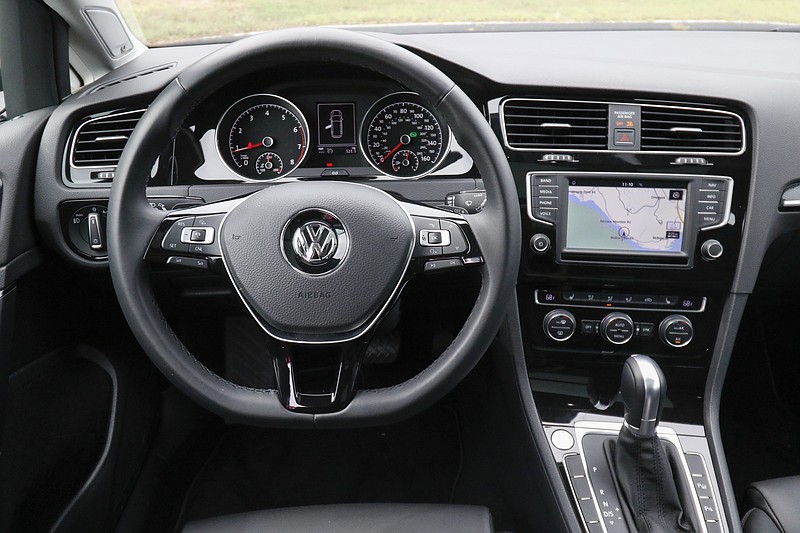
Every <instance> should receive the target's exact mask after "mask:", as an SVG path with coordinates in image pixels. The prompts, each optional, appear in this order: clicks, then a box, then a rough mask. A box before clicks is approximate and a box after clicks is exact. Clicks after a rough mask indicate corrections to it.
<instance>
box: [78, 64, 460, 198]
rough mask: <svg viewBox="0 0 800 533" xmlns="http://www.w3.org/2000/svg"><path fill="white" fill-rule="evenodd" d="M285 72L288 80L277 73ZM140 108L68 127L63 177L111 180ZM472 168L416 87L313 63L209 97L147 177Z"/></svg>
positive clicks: (389, 174) (214, 178) (263, 177)
mask: <svg viewBox="0 0 800 533" xmlns="http://www.w3.org/2000/svg"><path fill="white" fill-rule="evenodd" d="M308 71H312V72H314V75H313V77H314V79H313V80H310V79H309V78H310V76H309V75H308V73H307V72H308ZM283 79H286V80H291V81H285V82H280V81H275V80H283ZM320 81H322V84H323V85H324V87H321V86H320ZM145 109H146V105H143V106H142V109H136V110H130V109H127V110H119V111H114V112H110V113H101V114H98V115H93V116H89V117H87V118H85V119H84V120H83V121H82V122H81V123H80V124H79V125H78V126H77V127H76V128H75V129H74V130H73V132H72V134H71V140H70V143H69V145H70V153H69V154H67V155H66V160H67V164H65V165H64V169H65V172H64V182H65V184H66V185H68V186H84V185H98V184H103V183H108V182H110V181H111V179H113V172H114V163H115V161H116V160H118V158H119V155H120V154H121V150H122V148H123V147H124V143H125V139H126V137H127V135H129V134H130V131H132V130H131V129H130V126H131V124H133V123H135V122H134V121H135V120H137V119H138V118H139V117H140V116H141V114H142V113H143V112H144V111H145ZM109 155H110V156H111V159H108V158H109ZM471 168H472V160H471V159H470V158H469V156H468V155H467V154H466V152H464V150H463V149H461V148H460V146H458V143H457V142H454V141H453V138H452V135H451V134H450V130H449V128H448V126H447V124H446V123H445V122H444V119H443V118H442V117H441V116H440V115H439V113H438V112H437V111H435V107H433V106H431V105H430V104H428V103H426V102H424V101H422V99H421V98H420V96H419V95H417V94H416V93H413V92H409V91H406V90H404V88H403V87H400V86H399V85H397V84H395V83H393V82H390V81H389V80H385V79H379V78H377V77H375V76H374V75H373V76H370V75H369V74H368V73H365V72H362V71H359V70H356V69H351V68H346V67H341V68H339V69H336V71H333V70H332V69H331V67H330V66H329V65H319V66H310V67H308V68H307V69H304V70H303V71H301V72H298V71H296V69H284V70H283V71H280V72H271V73H270V75H269V76H268V77H267V80H265V76H263V75H259V76H249V77H245V78H243V79H239V80H236V81H235V82H233V83H231V84H230V85H228V86H226V87H225V88H223V89H222V90H220V91H218V92H217V93H216V94H213V95H210V96H209V97H208V98H207V99H206V100H205V101H204V102H202V103H200V104H199V105H198V107H197V108H196V109H195V110H194V111H193V112H192V113H191V115H190V116H189V117H187V119H186V121H185V123H184V126H183V127H182V128H181V129H180V131H179V132H178V133H177V135H176V137H175V139H174V140H173V141H172V143H171V144H170V146H168V147H167V148H166V149H165V151H164V153H163V154H162V157H161V158H160V159H159V162H157V163H156V164H155V166H154V170H153V174H152V176H151V183H152V184H153V185H158V184H184V183H220V182H229V183H235V182H251V183H253V182H255V183H257V182H269V181H274V180H277V179H281V178H289V177H292V178H295V179H297V178H339V179H341V178H351V177H352V178H364V177H367V178H381V179H383V178H394V179H418V178H421V177H423V176H427V175H429V174H439V175H461V174H465V173H467V172H469V171H470V170H471Z"/></svg>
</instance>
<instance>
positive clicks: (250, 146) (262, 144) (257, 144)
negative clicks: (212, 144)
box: [231, 142, 264, 154]
mask: <svg viewBox="0 0 800 533" xmlns="http://www.w3.org/2000/svg"><path fill="white" fill-rule="evenodd" d="M259 146H264V143H263V142H260V143H256V144H253V143H251V142H249V143H247V146H245V147H244V148H237V149H236V150H233V151H232V152H231V153H233V154H235V153H236V152H241V151H243V150H252V149H253V148H258V147H259Z"/></svg>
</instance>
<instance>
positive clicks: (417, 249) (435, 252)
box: [411, 216, 450, 257]
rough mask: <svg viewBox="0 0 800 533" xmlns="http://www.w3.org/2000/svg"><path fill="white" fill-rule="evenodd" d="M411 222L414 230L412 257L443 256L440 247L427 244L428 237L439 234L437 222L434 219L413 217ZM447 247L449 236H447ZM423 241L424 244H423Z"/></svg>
mask: <svg viewBox="0 0 800 533" xmlns="http://www.w3.org/2000/svg"><path fill="white" fill-rule="evenodd" d="M411 220H413V221H414V228H415V229H416V236H417V239H416V243H415V244H414V253H413V256H414V257H436V256H440V255H443V254H444V250H443V249H442V246H441V245H437V244H431V243H430V242H428V236H429V235H430V234H431V233H433V232H436V233H439V234H441V230H442V228H441V226H440V225H439V220H438V219H436V218H426V217H415V216H412V217H411ZM447 239H448V242H447V244H448V245H449V244H450V242H449V240H450V235H448V236H447ZM423 241H424V242H423Z"/></svg>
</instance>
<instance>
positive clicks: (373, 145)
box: [361, 92, 450, 178]
mask: <svg viewBox="0 0 800 533" xmlns="http://www.w3.org/2000/svg"><path fill="white" fill-rule="evenodd" d="M449 143H450V131H449V130H448V128H447V126H446V125H444V123H443V121H442V119H441V118H440V117H439V116H438V115H437V114H436V113H434V112H433V111H432V110H431V109H430V108H428V107H427V106H426V105H425V104H424V102H423V100H422V98H421V97H420V96H419V95H418V94H416V93H407V92H403V93H395V94H390V95H389V96H386V97H384V98H382V99H380V100H378V102H376V103H375V104H374V105H373V106H372V107H371V108H370V110H369V111H368V112H367V114H366V116H365V117H364V123H363V125H362V126H361V148H362V151H363V152H364V155H365V156H366V158H367V161H369V163H370V165H372V166H373V167H375V169H376V170H378V171H380V172H382V173H383V174H386V175H387V176H392V177H396V178H419V177H422V176H424V175H426V174H430V173H431V172H433V171H434V170H436V169H437V168H438V167H439V165H441V164H442V161H444V158H445V156H446V155H447V149H448V147H449Z"/></svg>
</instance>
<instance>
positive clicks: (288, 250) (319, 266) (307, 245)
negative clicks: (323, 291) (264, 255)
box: [281, 209, 350, 276]
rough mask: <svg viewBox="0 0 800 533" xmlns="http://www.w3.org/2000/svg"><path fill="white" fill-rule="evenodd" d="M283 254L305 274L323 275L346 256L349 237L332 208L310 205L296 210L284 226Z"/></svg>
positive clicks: (282, 237) (282, 238)
mask: <svg viewBox="0 0 800 533" xmlns="http://www.w3.org/2000/svg"><path fill="white" fill-rule="evenodd" d="M281 240H282V241H283V257H285V258H286V261H287V262H288V263H289V264H290V265H292V267H293V268H294V269H295V270H297V271H299V272H302V273H304V274H310V275H312V276H313V275H322V274H327V273H328V272H331V271H332V270H334V269H335V268H336V267H338V266H339V265H340V264H341V263H342V261H344V260H345V258H346V257H347V252H348V250H349V248H350V238H349V235H348V234H347V230H346V229H345V227H344V224H342V222H341V221H340V220H339V219H338V218H337V217H336V215H334V214H333V213H331V212H329V211H325V210H322V209H307V210H305V211H301V212H299V213H297V214H295V215H294V216H293V217H292V218H291V219H290V220H289V221H288V222H287V223H286V226H284V228H283V233H282V235H281Z"/></svg>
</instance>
